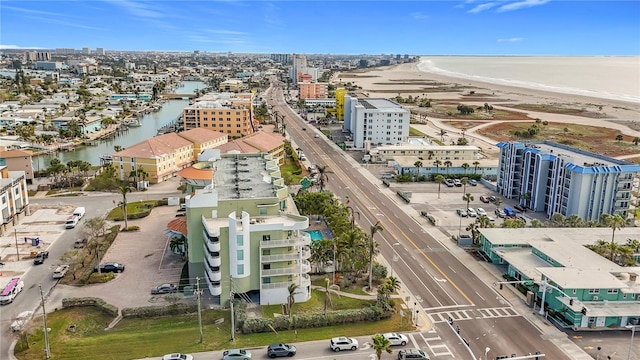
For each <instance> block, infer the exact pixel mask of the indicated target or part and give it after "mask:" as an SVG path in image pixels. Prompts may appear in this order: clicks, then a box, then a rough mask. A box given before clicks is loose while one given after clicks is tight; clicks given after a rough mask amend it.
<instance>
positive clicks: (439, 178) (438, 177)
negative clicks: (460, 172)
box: [435, 174, 444, 199]
mask: <svg viewBox="0 0 640 360" xmlns="http://www.w3.org/2000/svg"><path fill="white" fill-rule="evenodd" d="M435 181H436V182H437V183H438V199H440V185H442V183H443V182H444V176H442V175H440V174H438V175H436V177H435Z"/></svg>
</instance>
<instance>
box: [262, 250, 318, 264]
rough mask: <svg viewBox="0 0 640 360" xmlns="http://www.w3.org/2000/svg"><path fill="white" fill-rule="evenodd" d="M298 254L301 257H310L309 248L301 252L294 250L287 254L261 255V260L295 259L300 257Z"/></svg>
mask: <svg viewBox="0 0 640 360" xmlns="http://www.w3.org/2000/svg"><path fill="white" fill-rule="evenodd" d="M300 256H302V258H303V259H308V258H310V257H311V250H309V249H305V250H302V254H300V253H298V252H297V251H295V252H292V253H288V254H277V255H262V262H277V261H295V260H298V259H300Z"/></svg>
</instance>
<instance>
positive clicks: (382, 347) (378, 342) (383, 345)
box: [371, 334, 393, 360]
mask: <svg viewBox="0 0 640 360" xmlns="http://www.w3.org/2000/svg"><path fill="white" fill-rule="evenodd" d="M371 340H372V341H373V344H372V347H373V349H374V350H375V351H376V357H377V358H378V360H380V357H381V356H382V351H386V352H387V354H391V353H392V352H393V350H391V341H389V339H387V338H385V337H384V336H382V335H380V334H378V335H376V336H374V337H372V338H371Z"/></svg>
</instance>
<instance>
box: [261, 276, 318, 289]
mask: <svg viewBox="0 0 640 360" xmlns="http://www.w3.org/2000/svg"><path fill="white" fill-rule="evenodd" d="M291 284H296V285H299V286H300V287H301V288H305V287H307V286H311V278H310V277H309V275H307V274H302V276H294V277H293V278H292V279H291V281H283V282H277V283H270V284H262V286H261V288H262V289H263V290H267V289H286V288H288V287H289V285H291Z"/></svg>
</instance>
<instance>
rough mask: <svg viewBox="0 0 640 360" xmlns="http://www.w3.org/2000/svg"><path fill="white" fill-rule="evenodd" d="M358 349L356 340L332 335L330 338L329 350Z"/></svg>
mask: <svg viewBox="0 0 640 360" xmlns="http://www.w3.org/2000/svg"><path fill="white" fill-rule="evenodd" d="M356 349H358V340H356V339H353V338H348V337H346V336H340V337H334V338H333V339H331V350H333V351H341V350H356Z"/></svg>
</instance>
